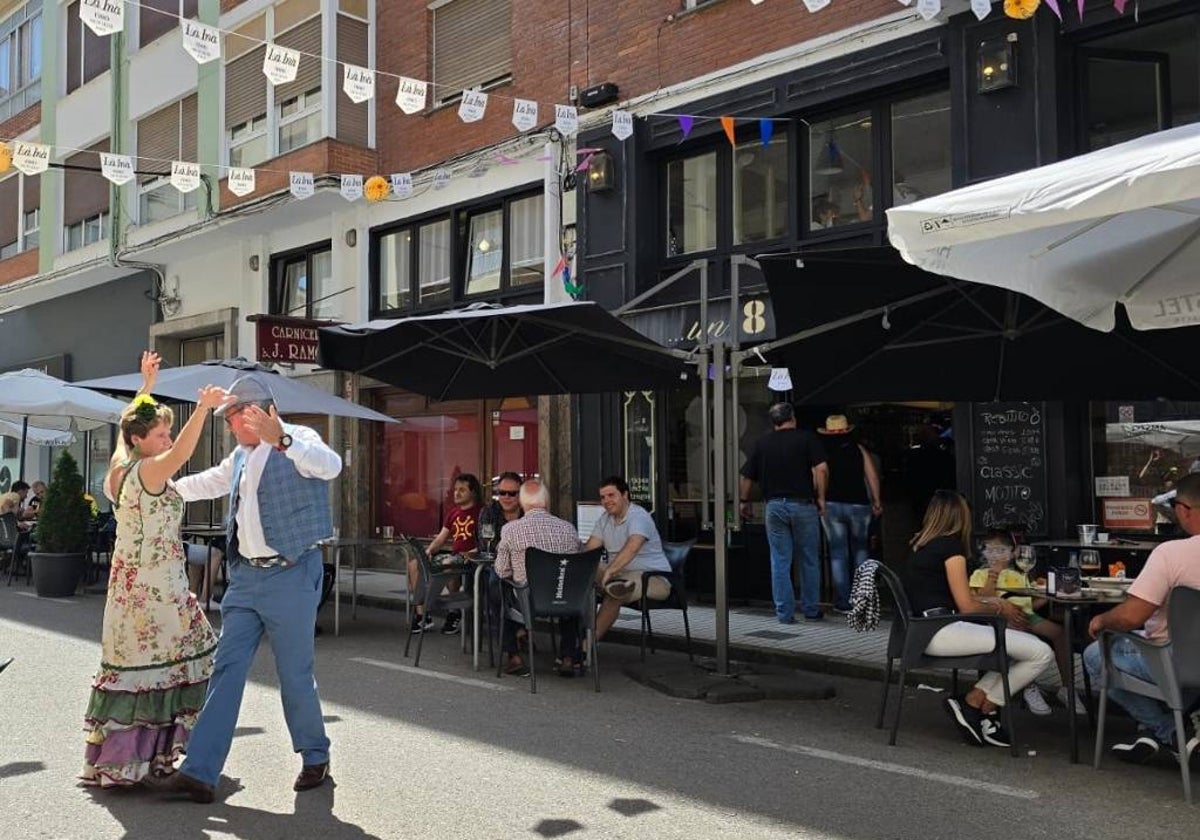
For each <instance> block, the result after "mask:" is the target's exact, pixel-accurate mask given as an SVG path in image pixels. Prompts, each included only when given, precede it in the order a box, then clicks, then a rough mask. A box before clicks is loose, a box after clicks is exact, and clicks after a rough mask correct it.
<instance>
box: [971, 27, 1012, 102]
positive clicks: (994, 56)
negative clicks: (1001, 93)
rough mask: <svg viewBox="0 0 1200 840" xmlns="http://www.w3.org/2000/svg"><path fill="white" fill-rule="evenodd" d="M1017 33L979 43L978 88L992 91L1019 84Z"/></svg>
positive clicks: (982, 91) (986, 91)
mask: <svg viewBox="0 0 1200 840" xmlns="http://www.w3.org/2000/svg"><path fill="white" fill-rule="evenodd" d="M1016 43H1017V33H1015V32H1010V33H1009V34H1008V35H1007V36H1005V37H1004V38H995V39H993V40H991V41H983V42H982V43H980V45H979V64H978V66H977V68H976V79H975V82H976V90H978V91H979V93H991V92H992V91H996V90H1003V89H1004V88H1010V87H1016V86H1017V49H1016Z"/></svg>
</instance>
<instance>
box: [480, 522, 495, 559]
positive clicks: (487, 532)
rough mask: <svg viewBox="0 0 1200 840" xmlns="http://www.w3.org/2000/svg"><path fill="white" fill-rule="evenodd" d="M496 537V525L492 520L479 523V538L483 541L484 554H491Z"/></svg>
mask: <svg viewBox="0 0 1200 840" xmlns="http://www.w3.org/2000/svg"><path fill="white" fill-rule="evenodd" d="M495 536H496V524H495V523H494V522H492V521H491V520H490V519H489V520H487V521H486V522H480V523H479V538H480V539H481V540H483V545H482V546H481V548H482V549H483V551H484V553H491V550H492V538H493V537H495Z"/></svg>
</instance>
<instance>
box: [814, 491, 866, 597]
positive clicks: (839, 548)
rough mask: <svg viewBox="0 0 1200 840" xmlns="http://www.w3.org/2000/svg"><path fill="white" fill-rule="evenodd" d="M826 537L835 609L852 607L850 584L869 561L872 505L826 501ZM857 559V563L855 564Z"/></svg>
mask: <svg viewBox="0 0 1200 840" xmlns="http://www.w3.org/2000/svg"><path fill="white" fill-rule="evenodd" d="M824 522H825V536H826V537H827V538H828V540H829V569H830V572H831V573H832V575H833V591H834V599H835V600H834V609H837V610H840V611H842V612H848V611H849V610H850V583H851V581H852V580H853V579H854V573H855V572H856V571H857V570H858V567H859V566H861V565H862V564H863V563H865V562H866V560H867V532H868V531H870V529H871V506H870V505H858V504H851V503H849V502H831V501H826V502H825V519H824ZM851 562H853V565H851Z"/></svg>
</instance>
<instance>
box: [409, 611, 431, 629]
mask: <svg viewBox="0 0 1200 840" xmlns="http://www.w3.org/2000/svg"><path fill="white" fill-rule="evenodd" d="M432 626H433V616H429V615H414V616H413V618H412V626H411V630H412V632H414V633H424V632H425V631H426V630H428V629H429V628H430V627H432Z"/></svg>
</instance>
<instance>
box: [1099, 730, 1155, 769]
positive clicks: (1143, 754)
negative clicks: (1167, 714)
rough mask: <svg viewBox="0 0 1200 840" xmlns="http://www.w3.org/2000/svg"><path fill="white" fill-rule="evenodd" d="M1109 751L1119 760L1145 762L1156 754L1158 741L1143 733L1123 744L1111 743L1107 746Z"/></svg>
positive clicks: (1131, 762)
mask: <svg viewBox="0 0 1200 840" xmlns="http://www.w3.org/2000/svg"><path fill="white" fill-rule="evenodd" d="M1109 752H1111V753H1112V754H1113V755H1114V756H1116V757H1117V758H1119V759H1121V761H1127V762H1129V763H1130V764H1145V763H1146V762H1147V761H1149V760H1150V759H1152V758H1154V756H1156V755H1158V741H1155V740H1154V739H1153V738H1151V737H1150V736H1149V735H1143V736H1141V737H1140V738H1138V739H1136V740H1134V741H1129V742H1127V743H1124V744H1113V745H1112V747H1110V748H1109Z"/></svg>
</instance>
